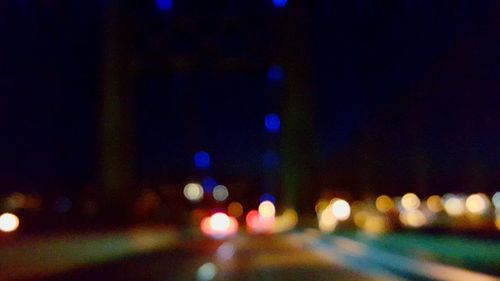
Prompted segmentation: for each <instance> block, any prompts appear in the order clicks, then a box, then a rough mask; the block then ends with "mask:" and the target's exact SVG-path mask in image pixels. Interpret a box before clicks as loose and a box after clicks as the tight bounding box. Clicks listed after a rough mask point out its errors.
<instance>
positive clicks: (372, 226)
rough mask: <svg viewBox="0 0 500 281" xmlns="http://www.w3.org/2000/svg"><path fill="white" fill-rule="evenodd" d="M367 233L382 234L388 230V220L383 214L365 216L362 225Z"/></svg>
mask: <svg viewBox="0 0 500 281" xmlns="http://www.w3.org/2000/svg"><path fill="white" fill-rule="evenodd" d="M362 229H363V231H364V232H366V233H368V234H382V233H385V232H387V231H388V230H389V221H388V219H387V218H386V217H383V216H373V215H370V216H367V217H366V219H365V221H364V224H363V226H362Z"/></svg>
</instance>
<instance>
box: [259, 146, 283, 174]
mask: <svg viewBox="0 0 500 281" xmlns="http://www.w3.org/2000/svg"><path fill="white" fill-rule="evenodd" d="M262 165H263V166H264V168H265V169H266V170H274V169H276V168H277V167H278V165H279V157H278V154H277V153H276V152H274V151H272V150H268V151H266V152H265V153H264V155H263V156H262Z"/></svg>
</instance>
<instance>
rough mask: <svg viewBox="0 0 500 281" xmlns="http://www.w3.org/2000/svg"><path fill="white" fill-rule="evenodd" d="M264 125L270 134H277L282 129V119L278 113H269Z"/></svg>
mask: <svg viewBox="0 0 500 281" xmlns="http://www.w3.org/2000/svg"><path fill="white" fill-rule="evenodd" d="M264 125H265V126H266V130H267V131H268V132H271V133H276V132H278V131H279V130H280V127H281V121H280V117H279V116H278V114H276V113H269V114H267V115H266V117H265V119H264Z"/></svg>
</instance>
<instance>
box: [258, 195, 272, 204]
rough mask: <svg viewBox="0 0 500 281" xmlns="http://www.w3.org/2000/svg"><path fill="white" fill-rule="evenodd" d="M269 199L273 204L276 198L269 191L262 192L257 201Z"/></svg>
mask: <svg viewBox="0 0 500 281" xmlns="http://www.w3.org/2000/svg"><path fill="white" fill-rule="evenodd" d="M264 201H271V202H273V204H276V198H275V197H274V196H273V195H272V194H270V193H264V194H262V195H261V196H260V198H259V202H264Z"/></svg>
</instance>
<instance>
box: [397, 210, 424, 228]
mask: <svg viewBox="0 0 500 281" xmlns="http://www.w3.org/2000/svg"><path fill="white" fill-rule="evenodd" d="M399 219H400V221H401V222H402V223H403V224H404V225H406V226H409V227H413V228H417V227H421V226H424V225H425V224H426V223H427V218H426V217H425V215H424V213H422V211H420V210H411V211H406V212H402V213H401V214H400V215H399Z"/></svg>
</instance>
